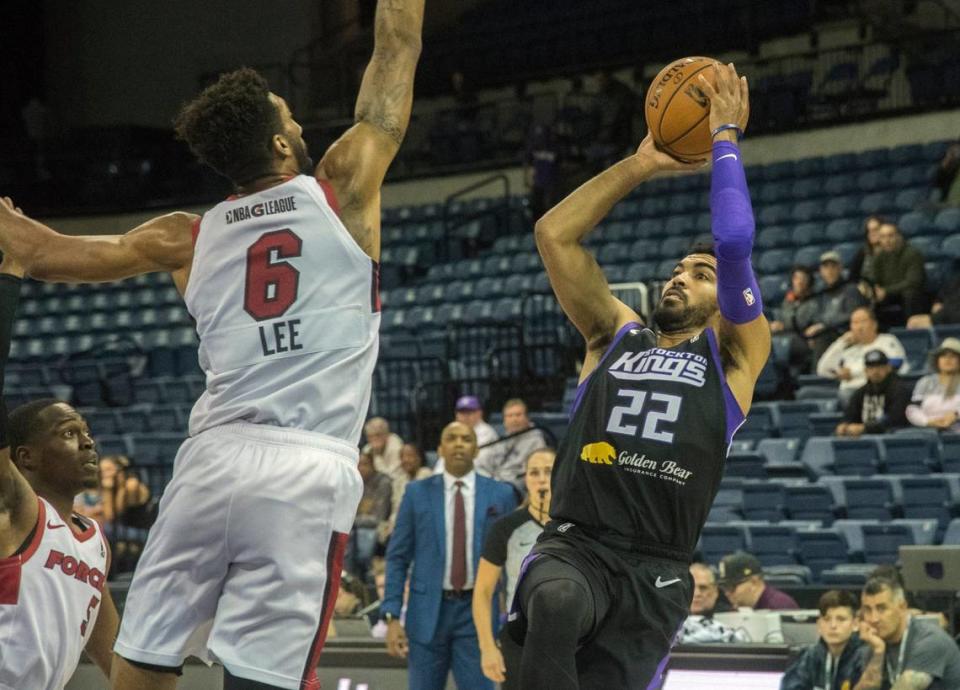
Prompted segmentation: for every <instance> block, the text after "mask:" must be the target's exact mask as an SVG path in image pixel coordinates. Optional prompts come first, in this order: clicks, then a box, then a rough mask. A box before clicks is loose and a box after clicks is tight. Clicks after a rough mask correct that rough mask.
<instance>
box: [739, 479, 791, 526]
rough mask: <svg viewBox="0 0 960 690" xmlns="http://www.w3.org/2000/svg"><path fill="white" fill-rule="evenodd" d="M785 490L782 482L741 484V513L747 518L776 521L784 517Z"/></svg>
mask: <svg viewBox="0 0 960 690" xmlns="http://www.w3.org/2000/svg"><path fill="white" fill-rule="evenodd" d="M785 507H786V491H785V489H784V486H783V485H782V484H779V483H776V482H774V481H764V482H761V483H757V484H744V485H743V515H744V517H745V518H746V519H748V520H766V521H768V522H777V521H779V520H782V519H783V518H784V517H785V513H784V509H785Z"/></svg>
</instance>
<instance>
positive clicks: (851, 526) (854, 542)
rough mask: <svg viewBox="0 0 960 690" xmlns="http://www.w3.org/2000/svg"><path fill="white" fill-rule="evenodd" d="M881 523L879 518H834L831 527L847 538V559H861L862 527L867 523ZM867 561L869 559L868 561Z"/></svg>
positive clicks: (862, 550) (862, 555)
mask: <svg viewBox="0 0 960 690" xmlns="http://www.w3.org/2000/svg"><path fill="white" fill-rule="evenodd" d="M879 524H881V523H880V521H879V520H850V519H844V520H836V521H834V523H833V528H834V529H835V530H837V531H838V532H840V533H841V534H843V537H844V539H846V540H847V546H848V548H849V551H850V557H849V558H848V559H847V561H848V562H849V561H851V560H853V561H863V560H865V559H864V546H863V528H864V527H865V526H867V525H879ZM868 562H869V561H868Z"/></svg>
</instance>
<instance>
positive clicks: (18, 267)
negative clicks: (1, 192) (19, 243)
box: [0, 196, 26, 278]
mask: <svg viewBox="0 0 960 690" xmlns="http://www.w3.org/2000/svg"><path fill="white" fill-rule="evenodd" d="M3 214H10V215H17V216H22V215H23V211H21V210H20V209H19V208H17V207H16V206H14V204H13V200H12V199H11V198H10V197H8V196H5V197H0V222H2V219H3ZM2 230H3V228H2V226H0V232H2ZM0 273H5V274H7V275H11V276H16V277H17V278H23V276H24V274H25V273H26V268H25V267H24V265H23V264H21V263H20V262H19V261H18V260H17V259H16V257H14V256H13V255H12V254H10V253H9V252H7V253H4V254H3V261H2V262H0Z"/></svg>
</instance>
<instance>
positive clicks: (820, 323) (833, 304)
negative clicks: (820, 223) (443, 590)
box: [803, 250, 867, 361]
mask: <svg viewBox="0 0 960 690" xmlns="http://www.w3.org/2000/svg"><path fill="white" fill-rule="evenodd" d="M820 280H822V281H823V288H822V289H821V290H820V291H819V292H817V294H816V296H815V297H816V303H817V319H816V322H815V323H814V324H812V325H810V326H808V327H807V329H806V330H805V331H804V333H803V335H804V336H805V337H806V338H807V342H808V343H809V344H810V349H811V350H813V357H814V361H816V360H817V359H819V358H820V356H821V355H822V354H823V353H824V351H825V350H826V349H827V347H829V345H830V343H832V342H833V341H834V340H835V339H836V338H837V337H838V336H840V335H841V334H842V333H843V331H844V329H845V328H846V327H847V324H848V323H850V314H852V313H853V310H854V309H856V308H857V307H861V306H863V305H865V304H867V298H866V297H864V296H863V295H862V294H861V293H860V290H859V288H858V287H857V285H856V283H853V282H850V281H849V280H846V279H844V277H843V262H842V260H841V259H840V253H839V252H835V251H833V250H830V251H828V252H824V253H823V254H821V255H820Z"/></svg>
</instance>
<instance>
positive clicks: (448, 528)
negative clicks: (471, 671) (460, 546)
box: [443, 470, 477, 589]
mask: <svg viewBox="0 0 960 690" xmlns="http://www.w3.org/2000/svg"><path fill="white" fill-rule="evenodd" d="M458 481H460V482H463V486H461V487H460V492H461V493H462V494H463V514H464V518H465V520H466V525H464V527H465V528H466V536H467V543H466V554H467V582H466V584H464V586H463V588H464V589H473V578H474V572H473V518H474V516H473V505H474V498H475V497H476V491H477V473H476V472H475V471H473V470H470V471H469V472H467V473H466V474H465V475H463V476H462V477H454V476H453V475H452V474H450V473H449V472H446V471H444V473H443V505H444V519H445V523H444V531H445V532H446V545H447V551H446V554H445V555H444V558H443V588H444V589H453V586H452V585H451V584H450V563H451V561H452V560H453V506H454V498H455V497H456V495H457V487H456V482H458Z"/></svg>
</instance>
